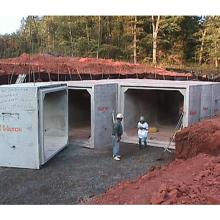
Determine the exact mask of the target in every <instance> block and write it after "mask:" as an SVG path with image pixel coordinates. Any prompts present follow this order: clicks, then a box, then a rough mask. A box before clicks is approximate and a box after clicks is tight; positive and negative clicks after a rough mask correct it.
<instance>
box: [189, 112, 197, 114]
mask: <svg viewBox="0 0 220 220" xmlns="http://www.w3.org/2000/svg"><path fill="white" fill-rule="evenodd" d="M189 114H190V115H197V111H190V113H189Z"/></svg>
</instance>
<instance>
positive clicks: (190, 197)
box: [88, 117, 220, 204]
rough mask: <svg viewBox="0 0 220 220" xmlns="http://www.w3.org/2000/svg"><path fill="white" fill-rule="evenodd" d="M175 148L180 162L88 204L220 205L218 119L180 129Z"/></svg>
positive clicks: (107, 193) (162, 168) (219, 139)
mask: <svg viewBox="0 0 220 220" xmlns="http://www.w3.org/2000/svg"><path fill="white" fill-rule="evenodd" d="M176 144H177V146H176V157H177V158H182V159H176V160H175V161H173V162H172V163H170V164H169V165H167V166H164V167H160V168H154V170H152V171H150V172H149V173H147V174H146V175H144V176H142V177H140V178H139V179H137V180H135V181H132V182H128V181H127V182H126V181H124V182H121V183H120V184H118V185H117V186H115V187H113V188H111V189H109V190H108V191H107V192H106V193H105V194H103V195H101V196H99V197H96V198H93V199H92V200H90V201H89V202H88V203H89V204H220V156H219V155H218V154H219V150H220V117H216V118H213V119H208V120H204V121H201V122H199V123H197V124H195V125H193V126H191V127H189V128H185V129H183V130H182V131H181V132H179V133H178V134H177V136H176ZM183 158H184V159H186V160H184V159H183Z"/></svg>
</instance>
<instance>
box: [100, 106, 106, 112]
mask: <svg viewBox="0 0 220 220" xmlns="http://www.w3.org/2000/svg"><path fill="white" fill-rule="evenodd" d="M98 111H99V112H107V111H108V107H107V106H100V107H98Z"/></svg>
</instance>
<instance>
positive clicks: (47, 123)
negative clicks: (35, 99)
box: [43, 90, 68, 160]
mask: <svg viewBox="0 0 220 220" xmlns="http://www.w3.org/2000/svg"><path fill="white" fill-rule="evenodd" d="M67 108H68V107H67V91H66V90H63V91H57V92H51V93H46V94H45V97H44V100H43V129H44V131H43V134H44V159H45V160H48V159H50V158H51V157H52V156H53V155H54V154H55V153H56V152H58V151H59V150H60V149H62V148H63V147H64V146H65V145H66V143H67V139H68V136H67V132H68V131H67V130H68V120H67V119H68V115H67Z"/></svg>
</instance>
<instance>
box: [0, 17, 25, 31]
mask: <svg viewBox="0 0 220 220" xmlns="http://www.w3.org/2000/svg"><path fill="white" fill-rule="evenodd" d="M21 20H22V16H0V34H10V33H13V32H16V30H18V29H19V27H20V25H21Z"/></svg>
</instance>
